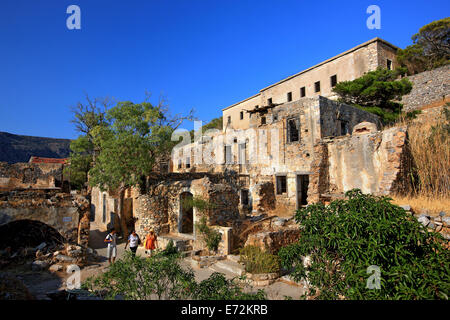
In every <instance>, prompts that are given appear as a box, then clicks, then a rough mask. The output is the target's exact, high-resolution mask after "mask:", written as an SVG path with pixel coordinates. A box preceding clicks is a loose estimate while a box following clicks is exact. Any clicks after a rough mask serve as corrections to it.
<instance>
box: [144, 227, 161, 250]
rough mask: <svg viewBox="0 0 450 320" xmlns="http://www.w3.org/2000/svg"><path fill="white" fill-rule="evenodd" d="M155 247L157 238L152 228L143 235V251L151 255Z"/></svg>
mask: <svg viewBox="0 0 450 320" xmlns="http://www.w3.org/2000/svg"><path fill="white" fill-rule="evenodd" d="M157 247H158V238H157V237H156V234H155V232H154V231H153V229H152V230H150V232H149V233H148V234H147V236H146V237H145V252H146V253H147V254H148V255H150V256H151V255H152V254H153V250H155V249H156V248H157Z"/></svg>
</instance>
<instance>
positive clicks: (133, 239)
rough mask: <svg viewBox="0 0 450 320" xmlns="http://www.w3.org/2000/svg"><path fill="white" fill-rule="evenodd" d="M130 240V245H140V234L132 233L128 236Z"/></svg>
mask: <svg viewBox="0 0 450 320" xmlns="http://www.w3.org/2000/svg"><path fill="white" fill-rule="evenodd" d="M128 240H130V247H133V248H134V247H137V246H138V240H139V237H138V235H135V236H133V235H132V234H130V236H129V237H128Z"/></svg>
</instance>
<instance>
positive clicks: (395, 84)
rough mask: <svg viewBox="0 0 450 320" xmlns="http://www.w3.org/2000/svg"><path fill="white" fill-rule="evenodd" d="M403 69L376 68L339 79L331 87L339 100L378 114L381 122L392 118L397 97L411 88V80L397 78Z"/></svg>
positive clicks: (395, 114) (397, 105)
mask: <svg viewBox="0 0 450 320" xmlns="http://www.w3.org/2000/svg"><path fill="white" fill-rule="evenodd" d="M405 72H406V70H405V69H404V68H399V69H396V70H388V69H377V70H375V71H370V72H368V73H366V74H364V75H363V76H362V77H360V78H357V79H355V80H352V81H342V82H339V83H338V84H337V85H336V86H335V87H334V88H333V91H334V92H335V93H336V94H338V96H339V101H340V102H343V103H346V104H349V105H353V106H356V107H358V108H361V109H363V110H366V111H368V112H371V113H374V114H376V115H378V116H380V117H381V119H382V121H383V122H384V123H388V122H392V121H394V120H395V119H396V118H397V117H398V116H399V115H400V113H401V109H402V105H401V104H400V103H398V102H396V100H397V101H399V100H401V98H402V96H403V95H405V94H408V93H409V92H411V89H412V83H411V82H410V81H409V80H408V79H407V78H402V79H400V80H397V79H398V78H399V76H400V75H401V74H404V73H405Z"/></svg>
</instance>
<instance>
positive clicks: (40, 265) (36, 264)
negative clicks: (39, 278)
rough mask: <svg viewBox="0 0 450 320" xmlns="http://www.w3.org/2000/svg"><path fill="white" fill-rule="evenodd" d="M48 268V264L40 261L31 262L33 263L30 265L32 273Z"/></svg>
mask: <svg viewBox="0 0 450 320" xmlns="http://www.w3.org/2000/svg"><path fill="white" fill-rule="evenodd" d="M47 267H48V263H47V262H45V261H41V260H36V261H33V263H32V264H31V270H33V271H41V270H45V269H47Z"/></svg>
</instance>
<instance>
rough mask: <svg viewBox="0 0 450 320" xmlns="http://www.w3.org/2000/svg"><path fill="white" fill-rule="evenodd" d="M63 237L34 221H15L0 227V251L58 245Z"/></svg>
mask: <svg viewBox="0 0 450 320" xmlns="http://www.w3.org/2000/svg"><path fill="white" fill-rule="evenodd" d="M64 240H65V239H64V237H63V236H62V235H61V234H60V233H59V232H58V231H57V230H56V229H55V228H53V227H51V226H49V225H48V224H45V223H43V222H40V221H36V220H16V221H12V222H9V223H6V224H4V225H1V226H0V249H5V248H8V247H9V248H11V249H12V250H13V251H15V250H17V249H19V248H27V247H29V248H33V247H36V246H38V245H40V244H41V243H43V242H45V243H46V244H47V245H51V244H60V243H63V242H64Z"/></svg>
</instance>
